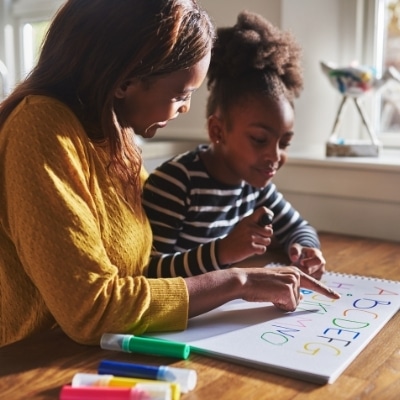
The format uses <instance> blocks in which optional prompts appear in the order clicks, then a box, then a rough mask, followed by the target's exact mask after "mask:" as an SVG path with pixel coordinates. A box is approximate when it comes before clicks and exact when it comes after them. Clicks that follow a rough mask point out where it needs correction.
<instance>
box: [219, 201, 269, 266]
mask: <svg viewBox="0 0 400 400" xmlns="http://www.w3.org/2000/svg"><path fill="white" fill-rule="evenodd" d="M268 212H269V213H270V214H272V213H271V212H270V211H268V209H267V208H265V207H260V208H258V209H257V210H255V211H254V212H253V214H251V215H249V216H248V217H246V218H243V219H242V220H241V221H240V222H239V223H238V224H237V225H236V226H235V227H234V228H233V230H232V231H231V232H230V233H229V235H228V236H226V237H225V238H223V239H220V240H219V241H218V242H217V252H218V254H217V257H218V261H219V263H220V264H221V265H230V264H233V263H237V262H239V261H242V260H245V259H246V258H249V257H251V256H254V255H256V254H264V253H265V252H266V251H267V247H268V246H269V245H270V244H271V236H272V234H273V230H272V225H266V226H261V224H260V219H261V218H262V217H263V216H264V215H265V214H266V213H268Z"/></svg>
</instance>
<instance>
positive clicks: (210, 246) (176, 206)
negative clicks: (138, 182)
mask: <svg viewBox="0 0 400 400" xmlns="http://www.w3.org/2000/svg"><path fill="white" fill-rule="evenodd" d="M190 187H191V184H190V176H189V174H188V172H187V171H186V169H185V167H184V166H183V165H182V164H180V163H175V162H174V160H171V161H169V162H166V163H164V164H163V165H162V166H160V167H159V168H157V169H156V170H155V171H154V172H153V173H151V174H150V176H149V178H148V179H147V181H146V182H145V185H144V189H143V206H144V208H145V210H146V213H147V216H148V218H149V220H150V224H151V228H152V231H153V251H152V253H151V259H150V262H149V264H148V266H147V272H146V273H147V275H148V276H149V277H176V276H182V277H188V276H194V275H199V274H202V273H205V272H209V271H214V270H218V269H220V268H222V266H220V265H219V262H218V259H217V255H216V254H217V253H216V248H217V243H218V241H217V240H212V241H210V242H208V243H199V244H198V245H197V246H195V247H192V248H191V249H187V248H180V247H179V246H178V245H177V242H178V238H179V235H180V233H181V231H182V229H183V226H184V224H185V220H186V216H187V212H188V208H189V207H190V200H189V199H190V196H189V190H190ZM190 240H191V241H192V242H194V241H195V240H196V238H194V237H191V238H190Z"/></svg>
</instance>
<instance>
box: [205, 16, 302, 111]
mask: <svg viewBox="0 0 400 400" xmlns="http://www.w3.org/2000/svg"><path fill="white" fill-rule="evenodd" d="M300 58H301V49H300V46H299V45H298V44H297V42H296V40H295V39H294V37H293V36H292V35H291V34H290V33H289V32H284V31H281V30H280V29H278V28H277V27H275V26H273V25H272V24H271V23H270V22H269V21H267V20H266V19H264V18H263V17H262V16H261V15H258V14H255V13H251V12H249V11H242V12H241V13H240V14H239V16H238V18H237V22H236V24H235V25H234V26H233V27H229V28H219V29H218V30H217V39H216V43H215V45H214V48H213V50H212V56H211V63H210V68H209V70H208V75H207V85H208V89H209V90H210V94H209V97H208V102H207V110H206V112H207V117H209V116H210V115H212V114H214V113H215V111H216V110H217V109H219V110H221V112H222V113H223V114H225V115H226V116H227V117H228V116H229V112H228V111H229V109H230V107H231V106H232V105H233V104H237V103H238V102H239V101H240V100H242V99H243V98H245V97H246V96H252V95H255V94H261V95H264V96H269V97H273V98H278V97H279V96H281V95H284V96H286V97H287V98H288V100H289V101H290V102H292V101H293V99H294V98H295V97H297V96H298V95H299V94H300V92H301V90H302V88H303V76H302V68H301V63H300Z"/></svg>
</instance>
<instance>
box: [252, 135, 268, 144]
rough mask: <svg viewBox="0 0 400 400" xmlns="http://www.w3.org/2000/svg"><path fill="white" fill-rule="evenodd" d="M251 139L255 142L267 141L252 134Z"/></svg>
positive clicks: (262, 142) (263, 142)
mask: <svg viewBox="0 0 400 400" xmlns="http://www.w3.org/2000/svg"><path fill="white" fill-rule="evenodd" d="M251 140H252V141H253V142H254V143H256V144H265V143H266V142H267V140H266V139H265V138H257V137H254V136H251Z"/></svg>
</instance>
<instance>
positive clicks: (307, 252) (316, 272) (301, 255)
mask: <svg viewBox="0 0 400 400" xmlns="http://www.w3.org/2000/svg"><path fill="white" fill-rule="evenodd" d="M289 258H290V261H291V262H292V263H293V265H295V266H296V267H298V268H299V269H300V270H302V271H303V272H305V273H306V274H308V275H311V276H312V277H314V278H316V279H321V277H322V274H323V273H324V272H325V264H326V262H325V258H324V257H323V255H322V252H321V250H319V249H316V248H313V247H303V246H301V245H300V244H298V243H295V244H293V245H292V246H291V247H290V249H289Z"/></svg>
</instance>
